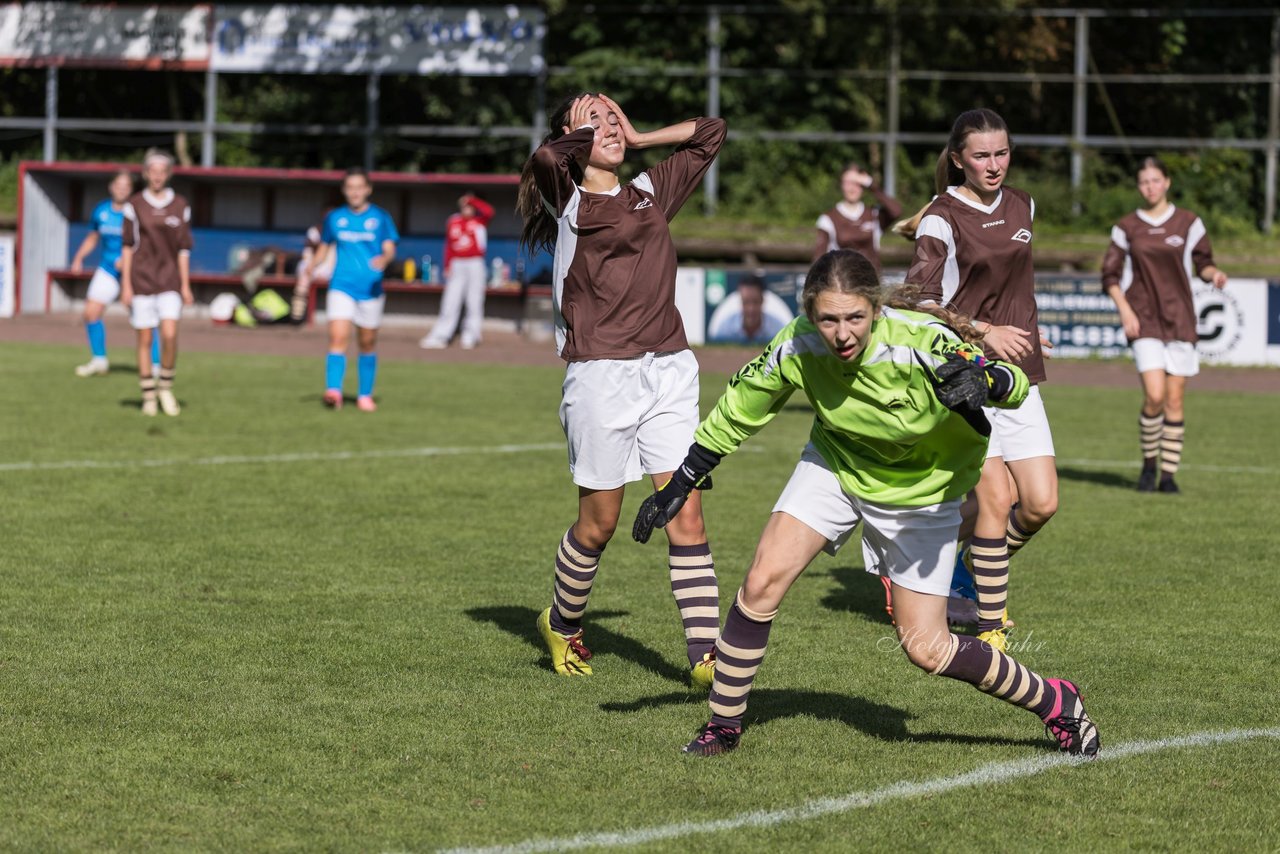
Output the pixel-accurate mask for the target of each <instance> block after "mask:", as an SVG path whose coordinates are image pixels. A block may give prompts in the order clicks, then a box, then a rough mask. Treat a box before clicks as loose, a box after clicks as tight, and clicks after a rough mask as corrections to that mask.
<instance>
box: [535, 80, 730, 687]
mask: <svg viewBox="0 0 1280 854" xmlns="http://www.w3.org/2000/svg"><path fill="white" fill-rule="evenodd" d="M548 125H549V127H550V128H551V132H550V133H549V134H548V136H547V138H546V139H545V140H544V141H543V143H542V145H541V146H540V147H539V148H538V150H537V151H535V152H534V153H533V156H532V157H530V158H529V161H528V163H527V164H526V165H525V169H524V172H523V174H522V175H521V181H520V191H519V199H518V202H517V208H518V210H519V212H520V214H521V215H522V216H523V218H524V228H523V231H522V233H521V243H522V245H523V246H524V247H525V248H527V249H529V250H532V251H538V250H541V249H544V248H545V249H551V250H552V252H553V273H552V294H553V297H552V298H553V302H554V305H555V318H556V350H557V352H558V353H559V355H560V356H561V358H563V359H564V360H565V362H566V363H567V364H566V366H565V379H564V385H563V389H562V397H561V404H560V423H561V425H562V427H563V428H564V432H565V437H566V439H567V440H568V446H569V471H570V474H571V475H572V478H573V482H574V484H575V485H576V486H577V489H578V517H577V519H576V520H575V521H574V523H573V525H572V526H571V527H570V528H569V529H568V530H567V531H566V532H565V533H564V535H563V536H562V537H561V539H560V545H559V548H558V549H557V552H556V558H555V571H554V580H553V586H552V601H551V607H549V608H547V609H546V610H544V611H542V613H541V614H540V615H539V616H538V620H537V628H538V631H539V633H540V634H541V636H542V638H543V641H544V642H545V643H546V645H547V650H548V652H550V654H551V660H552V666H553V667H554V668H555V670H556V672H558V673H561V674H565V675H587V674H590V673H591V672H592V668H591V665H590V664H589V663H588V662H589V659H590V658H591V652H590V650H589V649H588V648H587V646H586V645H585V643H584V640H583V639H584V632H583V626H582V619H583V615H584V614H585V612H586V610H587V604H588V601H589V598H590V596H591V590H592V586H593V584H594V582H595V578H596V574H597V571H598V569H599V565H600V557H601V554H602V552H603V551H604V549H605V546H607V545H608V543H609V541H610V539H611V538H612V537H613V534H614V532H615V530H616V528H617V525H618V521H619V516H620V514H621V511H622V498H623V489H624V487H625V485H626V484H627V483H629V482H631V481H635V480H639V479H641V478H642V477H643V476H644V475H646V474H647V475H649V476H650V477H651V478H652V482H653V484H654V485H655V487H656V486H657V485H660V484H662V485H666V484H669V483H672V484H676V485H677V486H679V488H680V489H682V490H683V488H684V486H685V485H687V486H688V487H689V488H688V489H687V490H685V491H683V492H682V494H681V500H680V502H677V503H675V504H672V503H668V505H667V506H666V507H665V508H664V510H665V511H666V513H667V514H668V515H666V516H664V517H663V522H664V525H665V529H666V533H667V540H668V544H669V545H668V569H669V578H670V582H671V592H672V594H673V595H674V596H675V600H676V605H677V608H678V609H679V612H680V619H681V623H682V625H683V629H684V640H685V652H686V653H687V656H688V661H689V669H690V681H691V683H693V684H695V685H700V686H704V687H709V686H710V684H711V674H712V673H713V671H714V668H715V659H714V655H713V650H714V644H715V639H716V634H717V630H718V629H719V625H720V609H719V588H718V585H717V581H716V575H715V563H714V561H713V560H712V556H711V548H710V546H709V545H708V543H707V532H706V527H705V525H704V523H703V519H702V503H701V499H700V493H699V491H698V490H697V489H695V488H694V487H695V486H697V481H696V479H695V481H694V482H693V483H688V484H686V481H685V475H684V474H682V473H680V472H676V468H677V466H678V465H679V464H680V460H681V459H682V458H683V456H684V453H685V449H687V448H688V447H689V443H690V442H691V441H692V440H693V431H694V429H696V427H697V426H698V362H697V359H695V358H694V355H693V353H692V352H691V351H690V350H689V345H688V342H687V340H686V339H685V334H684V323H683V321H682V320H681V318H680V313H679V312H678V311H677V310H676V306H675V283H676V253H675V247H674V245H673V243H672V240H671V230H670V227H669V225H668V223H669V222H670V221H671V219H672V218H673V217H674V216H675V215H676V213H677V212H678V211H679V210H680V208H681V207H682V206H683V205H684V203H685V202H686V201H687V200H688V199H689V197H690V196H691V195H692V194H693V193H694V191H695V190H696V189H697V188H698V186H699V184H700V183H701V181H702V176H703V175H704V174H705V173H706V171H707V169H708V168H709V167H710V166H711V163H712V161H713V160H714V159H715V157H716V154H717V153H718V152H719V150H720V146H721V145H722V143H723V142H724V138H725V123H724V121H723V120H722V119H717V118H697V119H690V120H688V121H683V122H679V123H677V124H673V125H669V126H667V127H663V128H660V129H658V130H653V131H647V132H640V131H638V130H636V128H635V126H634V125H633V124H632V123H631V121H630V120H629V119H628V118H627V115H626V113H624V112H623V110H622V108H621V106H619V105H618V103H617V102H616V101H614V100H613V99H612V98H610V97H608V96H607V95H597V94H590V93H587V94H580V95H577V96H575V97H572V98H569V99H568V100H566V101H565V102H564V103H563V104H561V105H560V106H559V107H558V108H557V109H556V110H555V111H554V112H553V113H552V115H551V117H550V121H549V123H548ZM667 145H673V146H675V150H674V151H673V152H672V153H671V154H670V155H669V156H668V157H667V158H666V159H665V160H662V161H660V162H658V163H656V164H654V165H653V166H651V167H649V168H647V169H645V170H644V171H642V172H641V173H640V174H638V175H636V177H635V178H633V179H632V180H631V181H629V182H627V183H623V182H622V181H621V180H620V179H619V176H618V170H619V167H621V166H622V163H623V159H624V157H625V156H626V152H627V150H628V149H641V148H650V147H654V146H667ZM704 486H705V484H704ZM672 488H676V487H672Z"/></svg>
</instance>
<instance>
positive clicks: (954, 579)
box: [951, 546, 978, 600]
mask: <svg viewBox="0 0 1280 854" xmlns="http://www.w3.org/2000/svg"><path fill="white" fill-rule="evenodd" d="M967 551H968V547H967V546H966V547H965V548H963V549H958V550H957V551H956V568H955V569H954V570H953V571H952V573H951V592H952V593H954V594H955V595H957V596H963V597H964V598H966V599H973V600H977V598H978V590H977V588H976V587H974V585H973V573H972V572H970V571H969V565H968V564H967V563H965V560H964V556H965V552H967Z"/></svg>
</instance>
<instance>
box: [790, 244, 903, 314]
mask: <svg viewBox="0 0 1280 854" xmlns="http://www.w3.org/2000/svg"><path fill="white" fill-rule="evenodd" d="M829 291H835V292H836V293H840V294H854V295H855V296H860V297H862V298H863V299H865V300H866V301H867V302H869V303H871V311H872V312H873V313H874V312H876V311H879V310H880V306H881V304H882V303H883V301H884V289H883V288H881V287H880V276H879V274H878V273H876V268H875V265H873V264H872V263H871V262H870V261H868V260H867V259H866V257H865V256H864V255H863V254H862V253H861V252H855V251H854V250H852V249H833V250H832V251H830V252H828V253H826V254H825V255H822V256H820V257H819V258H818V260H817V261H814V262H813V266H812V267H810V268H809V274H808V275H807V276H805V277H804V289H803V290H801V292H800V304H801V306H802V307H803V308H804V313H805V316H806V317H808V318H809V319H810V320H813V310H814V306H815V305H816V304H817V302H818V297H819V296H820V295H822V294H824V293H827V292H829Z"/></svg>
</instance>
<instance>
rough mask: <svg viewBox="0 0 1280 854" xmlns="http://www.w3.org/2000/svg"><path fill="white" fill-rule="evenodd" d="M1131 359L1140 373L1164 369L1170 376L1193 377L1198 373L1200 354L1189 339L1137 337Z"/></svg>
mask: <svg viewBox="0 0 1280 854" xmlns="http://www.w3.org/2000/svg"><path fill="white" fill-rule="evenodd" d="M1133 361H1134V364H1136V365H1137V367H1138V373H1140V374H1145V373H1146V372H1147V371H1164V372H1165V373H1166V374H1168V375H1169V376H1171V377H1194V376H1195V375H1196V374H1198V373H1200V356H1199V354H1198V353H1196V345H1195V344H1192V343H1191V342H1190V341H1161V340H1160V339H1159V338H1139V339H1138V340H1137V341H1134V342H1133Z"/></svg>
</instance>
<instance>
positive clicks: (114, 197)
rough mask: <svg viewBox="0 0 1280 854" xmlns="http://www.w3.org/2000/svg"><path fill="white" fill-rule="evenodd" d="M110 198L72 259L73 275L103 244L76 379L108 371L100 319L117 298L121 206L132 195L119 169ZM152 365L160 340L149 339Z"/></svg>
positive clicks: (97, 212) (86, 309)
mask: <svg viewBox="0 0 1280 854" xmlns="http://www.w3.org/2000/svg"><path fill="white" fill-rule="evenodd" d="M107 193H108V194H109V198H107V199H103V200H102V201H101V202H99V203H98V206H97V207H95V208H94V209H93V213H92V214H91V215H90V217H89V222H90V231H89V233H88V234H86V235H85V236H84V240H82V241H81V242H80V246H79V248H78V249H76V253H75V255H74V256H73V257H72V259H71V270H72V272H75V273H79V272H80V271H81V270H83V269H84V259H85V258H88V257H89V253H91V252H93V250H94V249H95V248H97V246H98V244H99V243H101V244H102V257H101V258H99V259H98V267H97V269H95V270H94V271H93V277H92V278H90V279H89V292H88V294H86V295H85V300H84V331H85V335H86V336H87V337H88V338H89V361H88V362H85V363H84V364H83V365H77V366H76V376H78V377H94V376H101V375H104V374H106V373H107V372H108V371H109V370H110V369H111V363H110V362H109V361H108V360H107V330H106V327H105V326H104V325H103V323H102V315H103V313H104V312H105V311H106V310H107V306H108V305H110V304H111V303H113V302H115V301H116V299H118V298H119V296H120V252H121V244H122V242H123V236H124V206H125V203H126V202H128V201H129V197H130V196H131V195H133V175H132V174H130V172H129V170H127V169H121V170H119V171H118V172H116V174H115V175H113V176H111V180H110V181H109V182H108V183H107ZM151 362H152V365H153V366H158V365H159V364H160V336H159V335H155V336H152V339H151Z"/></svg>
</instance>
